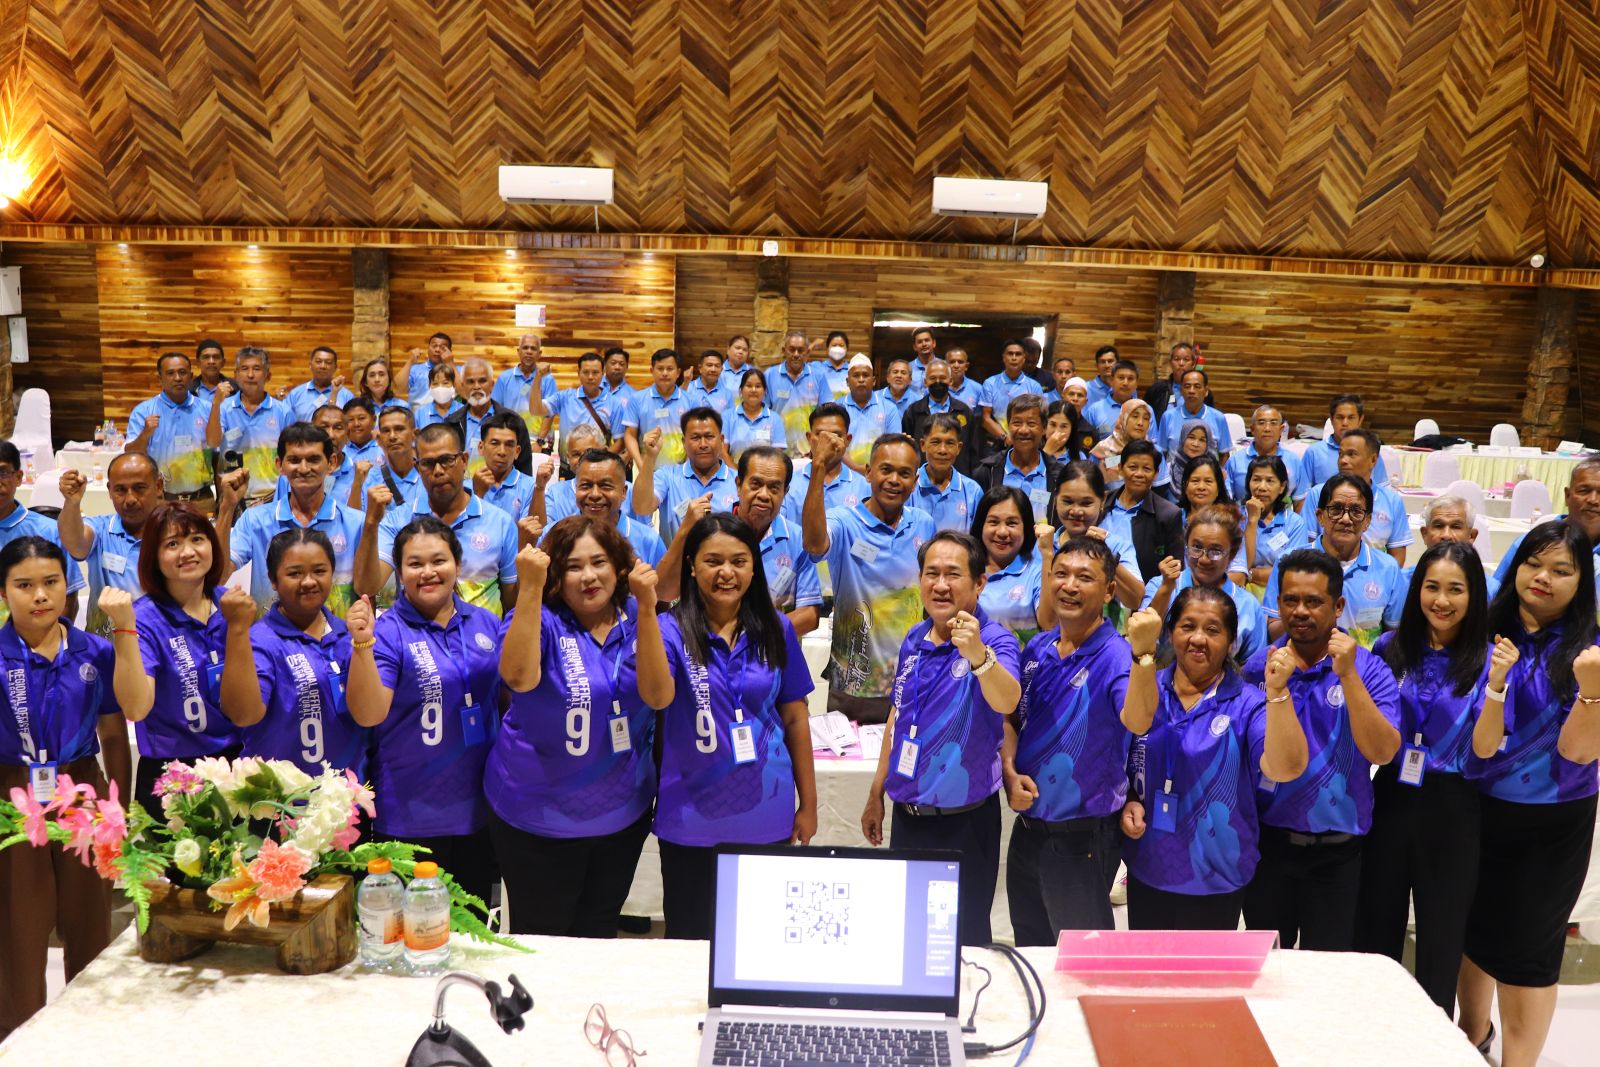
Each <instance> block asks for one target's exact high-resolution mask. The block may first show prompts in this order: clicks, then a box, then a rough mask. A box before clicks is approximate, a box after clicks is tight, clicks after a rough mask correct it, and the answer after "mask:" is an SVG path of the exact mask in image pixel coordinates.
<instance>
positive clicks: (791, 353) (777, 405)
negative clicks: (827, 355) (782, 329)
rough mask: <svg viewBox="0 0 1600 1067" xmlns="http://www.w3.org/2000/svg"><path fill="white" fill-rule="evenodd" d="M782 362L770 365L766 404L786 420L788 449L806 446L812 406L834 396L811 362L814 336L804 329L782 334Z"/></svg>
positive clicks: (793, 449)
mask: <svg viewBox="0 0 1600 1067" xmlns="http://www.w3.org/2000/svg"><path fill="white" fill-rule="evenodd" d="M782 352H783V362H782V363H779V364H776V365H775V366H771V367H768V368H767V406H768V407H770V408H771V409H772V410H773V411H775V412H776V413H777V414H778V417H779V418H781V419H782V420H783V433H784V437H785V438H786V439H787V440H788V441H789V442H790V445H789V450H790V451H791V452H798V451H800V450H801V449H803V447H804V443H805V441H806V431H807V430H808V429H810V426H811V409H812V408H815V407H816V406H817V405H818V404H820V403H822V402H823V400H825V399H830V398H831V397H832V393H831V391H830V390H829V389H828V385H827V383H826V382H825V381H824V380H823V378H822V376H821V374H820V373H819V372H818V371H817V369H816V368H815V367H814V366H812V364H811V363H810V362H809V357H810V355H811V339H810V338H809V337H807V336H806V332H805V331H804V330H790V331H789V332H788V333H786V334H784V335H783V349H782Z"/></svg>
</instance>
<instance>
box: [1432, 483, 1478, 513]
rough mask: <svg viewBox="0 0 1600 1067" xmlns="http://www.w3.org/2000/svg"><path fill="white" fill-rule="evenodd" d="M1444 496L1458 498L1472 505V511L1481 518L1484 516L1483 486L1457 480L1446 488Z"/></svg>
mask: <svg viewBox="0 0 1600 1067" xmlns="http://www.w3.org/2000/svg"><path fill="white" fill-rule="evenodd" d="M1440 495H1442V496H1458V497H1460V498H1461V499H1462V500H1465V501H1468V502H1469V503H1471V504H1472V510H1473V511H1474V512H1475V513H1476V514H1477V515H1478V516H1479V517H1480V518H1481V517H1482V516H1483V486H1481V485H1479V484H1478V483H1477V482H1469V481H1467V480H1465V479H1457V480H1456V481H1453V482H1451V483H1449V484H1448V485H1446V486H1445V487H1444V492H1443V493H1442V494H1440Z"/></svg>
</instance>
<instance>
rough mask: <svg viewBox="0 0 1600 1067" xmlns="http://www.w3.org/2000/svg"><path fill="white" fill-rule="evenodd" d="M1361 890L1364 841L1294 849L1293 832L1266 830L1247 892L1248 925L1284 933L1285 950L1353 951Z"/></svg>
mask: <svg viewBox="0 0 1600 1067" xmlns="http://www.w3.org/2000/svg"><path fill="white" fill-rule="evenodd" d="M1360 890H1361V838H1359V837H1357V838H1353V839H1351V840H1349V841H1345V842H1342V843H1340V844H1337V845H1292V844H1290V843H1289V831H1287V830H1284V829H1281V828H1279V827H1276V826H1266V825H1263V826H1262V827H1261V862H1260V863H1258V864H1257V865H1256V875H1255V877H1254V878H1252V879H1251V880H1250V884H1249V885H1248V886H1246V887H1245V891H1244V924H1245V925H1246V926H1247V927H1249V928H1250V929H1252V930H1276V931H1278V944H1279V947H1280V948H1295V947H1297V946H1298V947H1299V948H1303V949H1311V950H1314V951H1318V952H1349V951H1350V950H1351V949H1352V948H1353V947H1354V946H1355V936H1356V898H1357V896H1358V895H1359V893H1360Z"/></svg>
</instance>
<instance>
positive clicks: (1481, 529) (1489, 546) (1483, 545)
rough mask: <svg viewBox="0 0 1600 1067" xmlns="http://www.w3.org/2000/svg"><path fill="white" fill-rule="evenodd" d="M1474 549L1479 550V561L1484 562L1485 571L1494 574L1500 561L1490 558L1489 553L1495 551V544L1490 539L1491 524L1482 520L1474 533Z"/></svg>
mask: <svg viewBox="0 0 1600 1067" xmlns="http://www.w3.org/2000/svg"><path fill="white" fill-rule="evenodd" d="M1472 547H1473V548H1474V549H1476V550H1477V552H1478V559H1479V560H1480V561H1482V563H1483V569H1484V571H1486V572H1488V573H1493V572H1494V569H1495V567H1496V566H1497V565H1498V564H1499V563H1500V561H1499V560H1497V559H1496V560H1491V559H1490V558H1489V553H1491V552H1493V551H1494V544H1493V542H1492V541H1490V539H1489V524H1488V523H1486V522H1483V521H1482V520H1481V519H1480V520H1479V522H1478V528H1477V530H1475V531H1474V532H1473V537H1472Z"/></svg>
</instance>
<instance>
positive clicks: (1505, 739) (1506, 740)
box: [1495, 734, 1511, 752]
mask: <svg viewBox="0 0 1600 1067" xmlns="http://www.w3.org/2000/svg"><path fill="white" fill-rule="evenodd" d="M1510 747H1511V735H1510V734H1502V735H1501V737H1500V747H1499V748H1497V749H1495V751H1496V752H1504V751H1505V750H1506V749H1508V748H1510Z"/></svg>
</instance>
